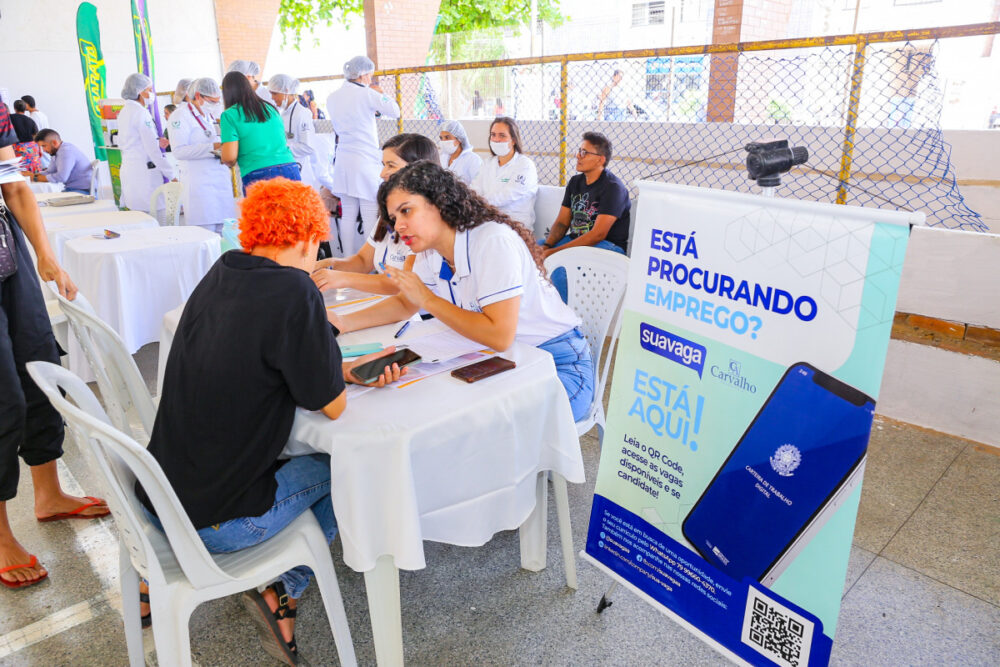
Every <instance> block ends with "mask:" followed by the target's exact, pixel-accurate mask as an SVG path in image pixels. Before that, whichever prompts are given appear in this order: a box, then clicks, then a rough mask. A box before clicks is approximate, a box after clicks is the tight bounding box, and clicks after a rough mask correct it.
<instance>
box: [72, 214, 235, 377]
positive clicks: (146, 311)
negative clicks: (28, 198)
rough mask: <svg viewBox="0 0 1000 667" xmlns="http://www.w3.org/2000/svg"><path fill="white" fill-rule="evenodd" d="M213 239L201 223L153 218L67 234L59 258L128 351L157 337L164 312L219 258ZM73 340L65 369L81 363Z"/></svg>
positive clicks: (182, 298)
mask: <svg viewBox="0 0 1000 667" xmlns="http://www.w3.org/2000/svg"><path fill="white" fill-rule="evenodd" d="M111 215H145V214H144V213H139V212H132V211H130V212H122V213H117V214H111ZM146 217H147V218H148V217H149V216H146ZM69 219H72V218H69ZM150 219H151V218H150ZM63 220H65V219H63ZM219 241H220V238H219V235H218V234H213V233H212V232H209V231H207V230H205V229H202V228H201V227H159V226H156V225H155V222H154V226H152V227H148V228H140V229H135V228H126V229H123V230H122V232H121V237H120V238H117V239H103V238H101V239H97V238H94V237H93V236H90V235H88V236H81V237H79V238H75V239H71V240H69V241H67V242H66V243H65V246H64V249H63V258H62V264H63V268H64V269H65V270H66V272H67V273H68V274H69V275H70V277H72V279H73V281H74V282H75V283H76V286H77V287H78V288H79V290H80V291H81V292H83V294H84V295H85V296H86V297H87V299H88V300H89V301H90V303H91V305H92V306H93V307H94V310H95V311H96V312H97V315H98V316H99V317H100V318H101V319H102V320H104V321H105V322H106V323H107V324H108V325H109V326H110V327H111V328H112V329H114V330H115V331H116V332H118V335H119V336H121V338H122V341H123V342H124V343H125V347H126V348H127V349H128V351H129V353H134V352H135V351H136V350H138V349H139V348H140V347H142V346H143V345H145V344H146V343H151V342H153V341H155V340H157V339H158V338H159V335H160V326H161V323H162V321H163V315H164V313H166V312H168V311H170V310H172V309H174V308H176V307H177V306H178V305H180V304H183V303H184V302H185V301H186V300H187V298H188V297H189V296H190V295H191V292H192V290H194V288H195V286H196V285H197V284H198V282H199V281H200V280H201V279H202V277H203V276H204V275H205V273H206V272H207V271H208V269H209V268H211V266H212V264H213V263H214V262H215V260H217V259H218V258H219V255H220V248H219ZM77 345H78V343H77V342H76V339H75V338H73V340H71V342H70V348H71V349H70V370H72V371H73V372H74V373H78V374H79V373H80V372H81V371H83V372H86V369H85V368H82V367H81V366H85V362H82V359H83V355H82V354H79V353H78V352H79V351H78V350H74V349H72V348H74V347H75V346H77ZM74 360H76V361H74ZM81 362H82V363H81ZM74 366H77V367H76V368H74Z"/></svg>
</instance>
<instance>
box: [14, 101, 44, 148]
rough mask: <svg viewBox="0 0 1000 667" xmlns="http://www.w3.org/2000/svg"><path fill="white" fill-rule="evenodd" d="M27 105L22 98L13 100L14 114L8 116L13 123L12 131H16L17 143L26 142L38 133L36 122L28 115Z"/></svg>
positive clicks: (33, 138) (32, 139)
mask: <svg viewBox="0 0 1000 667" xmlns="http://www.w3.org/2000/svg"><path fill="white" fill-rule="evenodd" d="M27 112H28V105H27V104H25V103H24V100H14V115H13V116H11V117H10V122H11V123H13V124H14V131H15V132H17V141H18V143H22V144H24V143H27V142H29V141H34V140H35V135H36V134H38V130H39V127H38V124H37V123H35V121H34V120H32V118H31V116H29V115H28V113H27Z"/></svg>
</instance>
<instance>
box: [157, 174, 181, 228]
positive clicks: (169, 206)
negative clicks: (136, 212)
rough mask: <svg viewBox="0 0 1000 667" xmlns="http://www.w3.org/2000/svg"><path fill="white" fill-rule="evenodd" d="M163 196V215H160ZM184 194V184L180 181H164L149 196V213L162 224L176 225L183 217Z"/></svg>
mask: <svg viewBox="0 0 1000 667" xmlns="http://www.w3.org/2000/svg"><path fill="white" fill-rule="evenodd" d="M161 196H162V197H163V217H162V218H161V217H160V214H159V211H160V207H159V206H158V204H159V200H160V197H161ZM183 196H184V184H183V183H181V182H180V181H177V182H173V181H171V182H170V183H164V184H163V185H161V186H160V187H158V188H156V189H155V190H153V194H152V195H151V196H150V198H149V214H150V215H151V216H153V217H154V218H156V219H157V221H159V223H160V224H161V225H171V226H174V227H176V226H177V225H178V223H179V222H180V217H181V199H182V198H183Z"/></svg>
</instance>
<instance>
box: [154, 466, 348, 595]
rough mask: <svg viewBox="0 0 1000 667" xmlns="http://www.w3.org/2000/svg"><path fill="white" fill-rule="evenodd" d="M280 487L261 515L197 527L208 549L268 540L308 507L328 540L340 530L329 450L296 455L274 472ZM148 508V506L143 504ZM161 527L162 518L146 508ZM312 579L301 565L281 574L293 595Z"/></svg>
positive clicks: (229, 548)
mask: <svg viewBox="0 0 1000 667" xmlns="http://www.w3.org/2000/svg"><path fill="white" fill-rule="evenodd" d="M274 477H275V479H277V480H278V490H277V492H276V493H275V494H274V505H272V506H271V509H269V510H268V511H266V512H264V513H263V514H261V515H260V516H249V517H241V518H239V519H230V520H229V521H225V522H223V523H219V524H216V525H214V526H208V527H206V528H202V529H201V530H199V531H198V537H200V538H201V541H202V542H204V543H205V547H207V548H208V551H209V553H213V554H225V553H231V552H233V551H239V550H240V549H246V548H247V547H252V546H254V545H255V544H260V543H261V542H265V541H267V540H269V539H271V538H272V537H274V536H275V535H277V534H278V533H279V532H281V530H282V529H283V528H284V527H285V526H287V525H288V524H290V523H291V522H292V521H293V520H294V519H295V518H296V517H297V516H299V515H300V514H302V513H303V512H305V511H306V510H312V512H313V514H315V515H316V519H317V520H318V521H319V525H320V528H322V529H323V534H324V535H326V540H327V542H332V541H333V538H334V537H335V536H336V534H337V520H336V519H335V518H334V516H333V504H332V503H331V502H330V457H329V456H327V455H326V454H311V455H309V456H296V457H295V458H292V459H289V460H288V463H286V464H285V465H283V466H281V468H279V469H278V472H277V473H275V475H274ZM143 509H145V506H143ZM146 516H148V517H149V518H150V520H151V521H152V522H153V525H155V526H156V527H157V528H159V529H160V530H163V527H162V526H161V525H160V522H159V520H157V518H156V517H155V516H153V515H152V514H150V513H149V512H148V510H147V511H146ZM310 579H312V570H310V569H309V568H308V567H306V566H304V565H301V566H299V567H296V568H294V569H291V570H289V571H288V572H285V573H284V574H283V575H281V581H282V583H283V584H285V589H286V590H287V592H288V595H289V596H291V597H292V598H294V599H298V598H299V597H301V596H302V593H303V592H304V591H305V590H306V586H308V585H309V580H310Z"/></svg>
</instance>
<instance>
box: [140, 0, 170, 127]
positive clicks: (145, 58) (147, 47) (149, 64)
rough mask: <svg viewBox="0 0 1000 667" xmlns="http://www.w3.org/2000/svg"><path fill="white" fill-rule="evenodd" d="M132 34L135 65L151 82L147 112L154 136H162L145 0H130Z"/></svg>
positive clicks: (151, 39)
mask: <svg viewBox="0 0 1000 667" xmlns="http://www.w3.org/2000/svg"><path fill="white" fill-rule="evenodd" d="M132 36H133V37H134V38H135V67H136V70H137V71H139V72H142V73H143V74H145V75H146V76H148V77H149V80H150V81H152V82H153V97H152V100H151V104H150V107H149V113H150V115H151V116H152V117H153V123H155V124H156V136H158V137H162V136H163V127H161V124H160V103H159V101H158V100H157V99H156V76H155V71H156V66H155V63H154V62H153V35H152V33H151V32H150V31H149V12H148V11H146V0H132Z"/></svg>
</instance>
